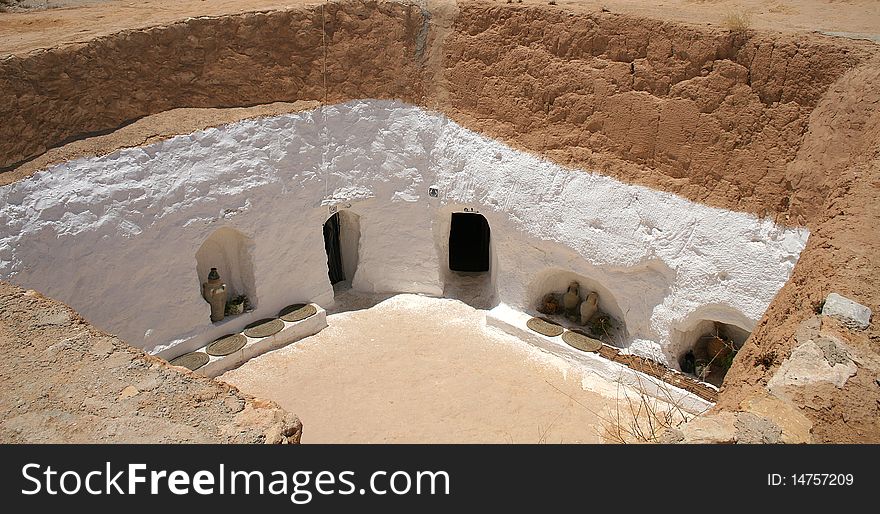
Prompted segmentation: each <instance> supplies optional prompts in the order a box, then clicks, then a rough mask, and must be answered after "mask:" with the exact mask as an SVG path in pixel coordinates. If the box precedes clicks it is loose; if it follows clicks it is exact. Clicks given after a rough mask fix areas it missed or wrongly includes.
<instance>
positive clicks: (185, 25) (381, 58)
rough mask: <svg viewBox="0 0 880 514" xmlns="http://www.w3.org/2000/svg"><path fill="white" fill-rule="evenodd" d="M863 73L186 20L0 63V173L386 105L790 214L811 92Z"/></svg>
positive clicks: (275, 16)
mask: <svg viewBox="0 0 880 514" xmlns="http://www.w3.org/2000/svg"><path fill="white" fill-rule="evenodd" d="M322 26H323V30H322ZM868 54H869V50H868V49H867V47H866V46H865V45H863V44H857V43H852V42H851V43H842V42H840V41H835V40H832V39H830V38H806V39H804V38H799V39H794V38H789V37H771V36H767V35H763V36H758V35H751V36H750V35H744V34H731V33H730V32H728V31H723V30H715V31H713V30H709V29H706V28H696V27H689V26H682V25H679V24H674V23H669V22H660V21H654V20H647V19H642V18H635V17H630V16H624V15H616V14H610V13H601V12H597V13H573V12H567V11H565V10H564V9H555V8H554V9H545V8H536V7H530V8H525V7H523V8H518V7H511V6H508V7H495V6H488V5H486V4H465V5H464V6H463V7H461V8H460V9H456V10H450V9H440V8H436V9H433V12H432V10H429V9H425V8H422V7H419V6H416V5H410V4H405V3H396V2H390V3H386V2H342V3H333V4H327V5H325V6H323V7H322V6H320V5H319V6H315V7H309V8H301V9H291V10H285V11H270V12H264V13H246V14H240V15H232V16H224V17H217V18H193V19H187V20H185V21H181V22H178V23H174V24H171V25H168V26H161V27H153V28H149V29H144V30H131V31H127V32H122V33H118V34H114V35H111V36H107V37H103V38H99V39H97V40H94V41H90V42H87V43H83V44H79V45H71V46H64V47H60V48H54V49H48V50H43V51H37V52H33V53H30V54H27V55H15V56H10V57H7V58H6V59H4V60H3V61H0V91H2V93H0V95H2V96H0V99H2V102H0V106H2V107H0V115H2V116H3V118H4V120H5V123H4V124H3V126H2V127H0V135H2V137H0V167H2V168H6V169H9V168H14V167H15V166H16V164H17V163H21V162H22V161H26V160H28V159H31V158H33V157H34V156H37V155H39V154H41V153H43V152H44V151H45V150H46V149H47V148H50V147H53V146H57V145H60V144H62V143H64V142H66V141H70V140H74V139H78V138H82V137H84V136H86V135H89V134H97V133H102V132H106V131H110V130H113V129H116V128H118V127H120V126H121V125H124V124H126V123H129V122H131V121H133V120H136V119H138V118H141V117H144V116H148V115H151V114H155V113H159V112H163V111H167V110H169V109H173V108H179V107H234V106H247V105H255V104H264V103H270V102H275V101H288V102H292V101H297V100H317V101H327V102H331V103H335V102H342V101H347V100H351V99H357V98H383V99H401V100H405V101H407V102H410V103H415V104H419V105H422V106H425V107H428V108H431V109H435V110H438V111H441V112H443V113H445V114H447V115H449V116H451V117H452V118H453V119H455V120H456V121H458V122H460V123H463V124H464V125H465V126H467V127H468V128H471V129H475V130H480V131H482V132H485V133H487V134H488V135H491V136H493V137H496V138H499V139H502V140H505V141H507V142H510V143H512V144H514V145H515V146H519V147H521V148H524V149H527V150H531V151H533V152H538V153H541V154H543V155H546V156H547V157H550V158H552V159H554V160H557V161H559V162H561V163H563V164H571V165H575V166H579V167H584V168H588V169H595V170H597V171H600V172H602V173H605V174H609V175H613V176H615V177H617V178H621V179H623V180H625V181H629V182H634V183H641V184H644V185H648V186H651V187H655V188H658V189H662V190H666V191H670V192H674V193H677V194H681V195H683V196H685V197H687V198H689V199H691V200H696V201H700V202H703V203H708V204H711V205H716V206H720V207H725V208H730V209H735V210H744V211H749V212H755V213H758V214H770V215H773V214H783V215H784V214H792V213H793V214H802V213H803V212H802V211H805V210H809V208H808V207H805V206H803V205H799V206H796V207H792V205H791V202H792V194H793V190H794V186H793V184H792V181H791V177H788V176H787V174H786V169H787V165H788V164H789V163H790V162H791V161H793V160H795V158H796V157H797V152H798V148H799V146H800V143H801V141H802V139H803V136H804V134H805V133H806V132H807V131H808V128H809V127H808V126H809V120H810V114H811V112H812V111H813V109H814V108H815V107H816V105H817V104H818V102H819V100H820V99H821V98H822V96H823V94H824V93H825V91H826V90H827V89H828V87H829V86H830V85H831V84H832V83H833V82H834V81H835V80H837V79H838V78H839V77H840V76H841V75H842V74H843V73H844V72H845V71H846V70H848V69H851V68H853V67H855V66H856V65H858V64H859V63H860V62H862V61H863V60H864V59H865V58H866V57H867V56H868ZM795 178H797V177H795ZM803 187H804V184H801V189H803ZM799 221H801V222H803V221H804V220H799Z"/></svg>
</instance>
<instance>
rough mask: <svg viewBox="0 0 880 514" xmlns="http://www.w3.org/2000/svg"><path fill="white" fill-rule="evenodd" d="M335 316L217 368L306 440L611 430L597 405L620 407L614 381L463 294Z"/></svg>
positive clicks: (465, 439)
mask: <svg viewBox="0 0 880 514" xmlns="http://www.w3.org/2000/svg"><path fill="white" fill-rule="evenodd" d="M351 300H353V302H352V303H355V304H357V303H358V302H359V300H358V299H357V298H354V299H351ZM362 301H363V300H362V299H361V300H360V302H362ZM360 306H362V305H358V307H360ZM328 323H329V327H327V328H326V329H324V330H323V331H322V332H320V333H319V334H316V335H314V336H312V337H308V338H306V339H303V340H301V341H299V342H296V343H294V344H292V345H290V346H287V347H285V348H283V349H280V350H277V351H274V352H270V353H267V354H264V355H262V356H260V357H258V358H256V359H253V360H251V361H250V362H247V363H246V364H244V365H243V366H242V367H240V368H238V369H234V370H231V371H229V372H227V373H225V374H224V375H222V376H220V377H219V379H220V380H223V381H225V382H228V383H230V384H233V385H235V386H237V387H238V388H240V389H241V390H242V391H244V392H246V393H249V394H253V395H257V396H260V397H263V398H268V399H271V400H274V401H276V402H278V403H279V404H281V406H282V407H284V408H285V409H287V410H288V411H289V412H294V413H296V414H297V415H298V416H299V417H300V418H301V419H302V422H303V426H304V431H303V438H302V441H303V442H304V443H386V442H387V443H428V442H430V443H544V442H546V443H575V442H603V441H602V437H601V436H600V434H602V433H604V422H603V421H602V420H601V419H600V417H599V415H597V413H599V414H601V415H602V416H603V417H607V415H608V413H609V412H611V409H615V411H616V407H615V406H616V405H617V398H618V389H617V384H614V383H609V382H607V381H605V380H602V379H600V378H598V377H597V376H595V375H592V374H589V373H586V374H585V373H583V372H581V371H580V370H578V369H577V368H576V367H574V365H571V364H569V363H567V361H564V360H562V359H560V358H558V357H555V356H552V355H550V354H547V353H546V352H543V351H541V350H539V349H537V348H534V347H532V346H531V345H528V344H527V343H525V342H523V341H520V340H519V339H516V338H514V337H512V336H509V335H507V334H504V333H503V332H500V331H497V330H495V329H493V328H488V327H486V326H485V322H484V311H480V310H476V309H474V308H472V307H470V306H468V305H466V304H464V303H462V302H460V301H458V300H450V299H438V298H427V297H422V296H417V295H398V296H394V297H391V298H389V299H387V300H385V301H383V302H381V303H378V304H377V305H375V306H373V307H371V308H367V309H363V310H355V311H348V312H339V313H337V314H331V315H330V316H328ZM575 400H576V401H575Z"/></svg>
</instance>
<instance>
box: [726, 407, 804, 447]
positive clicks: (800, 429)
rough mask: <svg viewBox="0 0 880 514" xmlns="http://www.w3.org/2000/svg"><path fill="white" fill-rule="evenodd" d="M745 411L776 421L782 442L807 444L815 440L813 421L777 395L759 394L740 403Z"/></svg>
mask: <svg viewBox="0 0 880 514" xmlns="http://www.w3.org/2000/svg"><path fill="white" fill-rule="evenodd" d="M740 408H742V409H743V411H746V412H750V413H754V414H756V415H758V416H761V417H764V418H766V419H768V420H769V421H772V422H773V423H775V424H776V425H777V426H778V427H779V428H780V429H781V430H782V435H781V436H780V441H779V442H781V443H784V444H805V443H811V442H813V435H812V431H813V423H812V422H811V421H810V418H808V417H807V416H805V415H804V413H803V412H801V410H800V409H799V408H797V407H796V406H795V405H793V404H791V403H789V402H788V401H786V400H784V399H782V398H777V397H775V396H758V397H752V398H748V399H746V400H744V401H743V402H742V403H741V404H740Z"/></svg>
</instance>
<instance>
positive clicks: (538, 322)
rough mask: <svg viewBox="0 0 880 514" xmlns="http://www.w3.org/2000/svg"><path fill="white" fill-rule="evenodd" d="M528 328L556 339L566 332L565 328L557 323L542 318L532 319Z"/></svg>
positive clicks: (528, 323) (527, 324)
mask: <svg viewBox="0 0 880 514" xmlns="http://www.w3.org/2000/svg"><path fill="white" fill-rule="evenodd" d="M526 326H527V327H529V328H530V329H532V330H534V331H535V332H537V333H539V334H543V335H545V336H548V337H556V336H558V335H559V334H561V333H563V332H564V331H565V329H564V328H562V327H560V326H559V325H557V324H556V323H553V322H552V321H549V320H546V319H542V318H532V319H530V320H529V321H528V322H527V323H526Z"/></svg>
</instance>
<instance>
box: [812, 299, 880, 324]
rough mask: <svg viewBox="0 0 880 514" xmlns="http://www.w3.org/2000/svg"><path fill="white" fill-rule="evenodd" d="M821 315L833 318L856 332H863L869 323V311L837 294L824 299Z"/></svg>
mask: <svg viewBox="0 0 880 514" xmlns="http://www.w3.org/2000/svg"><path fill="white" fill-rule="evenodd" d="M822 315H824V316H832V317H835V318H837V319H839V320H841V321H842V322H843V324H844V325H846V326H848V327H850V328H855V329H857V330H865V329H866V328H868V324H869V323H870V322H871V309H869V308H868V307H865V306H864V305H862V304H860V303H856V302H854V301H852V300H850V299H849V298H846V297H844V296H840V295H839V294H837V293H831V294H829V295H828V298H826V299H825V305H823V306H822Z"/></svg>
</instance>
